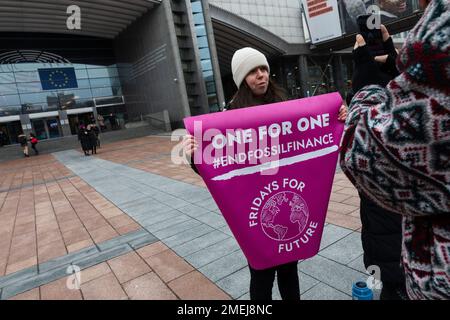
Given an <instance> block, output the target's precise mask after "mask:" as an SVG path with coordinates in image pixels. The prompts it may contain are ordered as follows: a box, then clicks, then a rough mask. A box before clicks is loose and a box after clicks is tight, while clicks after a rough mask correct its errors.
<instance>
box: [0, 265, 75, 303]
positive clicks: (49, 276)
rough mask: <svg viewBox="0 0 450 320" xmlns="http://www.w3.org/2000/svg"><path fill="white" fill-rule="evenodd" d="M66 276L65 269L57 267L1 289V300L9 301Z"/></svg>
mask: <svg viewBox="0 0 450 320" xmlns="http://www.w3.org/2000/svg"><path fill="white" fill-rule="evenodd" d="M67 274H68V273H67V267H59V268H57V269H54V270H51V271H48V272H44V273H41V274H38V275H37V276H34V277H32V278H28V279H26V280H23V281H20V282H19V283H16V284H13V285H10V286H8V287H5V288H3V292H2V299H4V300H6V299H9V298H11V297H14V296H15V295H18V294H20V293H23V292H26V291H28V290H31V289H34V288H37V287H40V286H42V285H44V284H47V283H50V282H52V281H55V280H58V279H60V278H63V277H65V276H67Z"/></svg>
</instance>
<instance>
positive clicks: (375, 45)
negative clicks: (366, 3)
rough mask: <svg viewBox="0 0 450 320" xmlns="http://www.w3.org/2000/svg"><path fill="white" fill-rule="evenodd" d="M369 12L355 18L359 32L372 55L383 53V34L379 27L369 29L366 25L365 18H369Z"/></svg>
mask: <svg viewBox="0 0 450 320" xmlns="http://www.w3.org/2000/svg"><path fill="white" fill-rule="evenodd" d="M370 16H371V15H370V14H365V15H360V16H358V18H356V22H357V24H358V27H359V32H360V34H361V35H362V36H363V38H364V40H365V41H366V44H367V47H368V49H369V51H370V52H371V53H372V54H373V55H374V56H382V55H385V54H386V52H385V50H384V45H383V36H382V35H381V29H376V28H374V29H369V27H368V25H367V20H368V19H369V18H370Z"/></svg>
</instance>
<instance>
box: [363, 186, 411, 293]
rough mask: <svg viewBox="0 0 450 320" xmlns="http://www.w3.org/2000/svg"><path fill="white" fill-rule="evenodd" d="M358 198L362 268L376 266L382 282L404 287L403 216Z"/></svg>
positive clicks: (365, 199)
mask: <svg viewBox="0 0 450 320" xmlns="http://www.w3.org/2000/svg"><path fill="white" fill-rule="evenodd" d="M359 196H360V198H361V206H360V214H361V223H362V231H361V240H362V246H363V249H364V266H365V267H366V269H367V268H368V267H369V266H370V265H377V266H379V267H380V270H381V281H382V282H383V283H389V284H394V285H395V284H398V285H400V284H404V283H405V275H404V272H403V267H402V266H401V249H402V216H401V215H399V214H396V213H393V212H390V211H388V210H385V209H382V208H380V207H378V206H377V205H376V204H375V203H373V202H372V201H371V200H369V199H367V198H366V197H364V196H363V195H362V194H360V195H359Z"/></svg>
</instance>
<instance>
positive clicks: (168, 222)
mask: <svg viewBox="0 0 450 320" xmlns="http://www.w3.org/2000/svg"><path fill="white" fill-rule="evenodd" d="M186 221H193V220H192V219H191V218H190V217H188V216H186V215H185V214H182V213H180V212H179V213H178V214H177V215H176V216H174V217H172V218H168V219H164V220H163V221H160V222H157V223H152V224H148V223H143V226H144V227H145V228H146V229H147V230H148V231H150V232H151V233H153V234H154V235H156V236H158V235H157V234H156V232H157V231H159V230H164V229H166V228H169V227H173V226H175V225H177V224H180V223H183V222H186ZM158 237H159V236H158ZM160 239H161V238H160Z"/></svg>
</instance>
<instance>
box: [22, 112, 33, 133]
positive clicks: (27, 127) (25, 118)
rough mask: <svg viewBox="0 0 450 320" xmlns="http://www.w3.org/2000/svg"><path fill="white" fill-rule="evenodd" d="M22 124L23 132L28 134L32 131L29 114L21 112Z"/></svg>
mask: <svg viewBox="0 0 450 320" xmlns="http://www.w3.org/2000/svg"><path fill="white" fill-rule="evenodd" d="M20 124H21V125H22V130H23V133H24V134H25V135H26V136H28V135H29V134H30V132H32V127H31V121H30V116H29V115H28V114H21V115H20Z"/></svg>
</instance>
